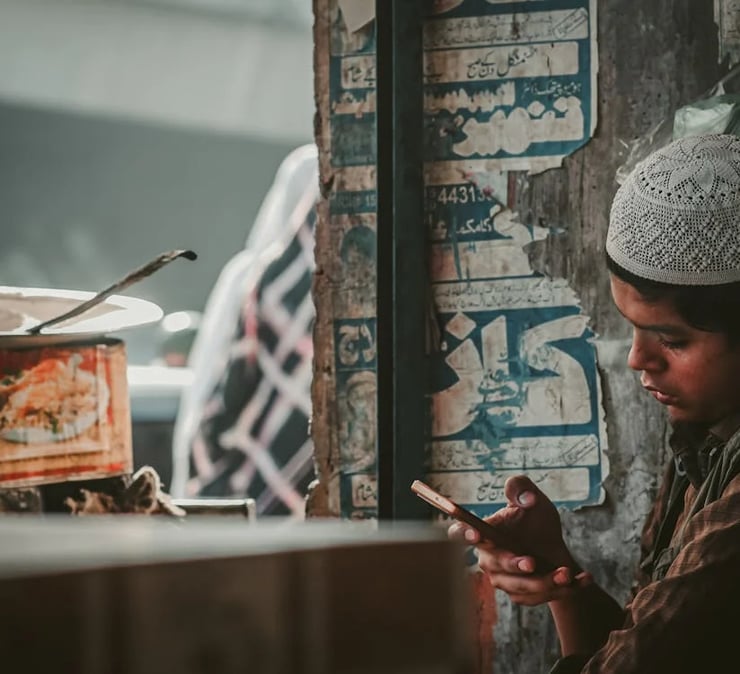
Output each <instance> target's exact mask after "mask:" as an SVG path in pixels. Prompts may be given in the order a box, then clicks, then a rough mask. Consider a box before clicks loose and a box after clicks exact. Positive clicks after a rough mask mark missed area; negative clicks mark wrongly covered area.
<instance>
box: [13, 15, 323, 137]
mask: <svg viewBox="0 0 740 674" xmlns="http://www.w3.org/2000/svg"><path fill="white" fill-rule="evenodd" d="M312 22H313V17H312V14H311V3H310V2H309V0H0V101H6V102H10V103H21V104H26V105H33V106H37V107H42V108H52V109H57V110H62V111H72V112H83V113H91V114H95V115H101V116H105V117H117V118H129V119H136V120H141V121H148V122H154V123H159V124H167V125H175V126H180V127H192V128H197V129H199V130H211V131H220V132H225V133H236V134H240V135H246V136H256V137H259V138H264V139H276V140H280V141H287V142H306V141H309V140H311V138H312V135H313V113H314V100H313V37H312V32H311V26H312Z"/></svg>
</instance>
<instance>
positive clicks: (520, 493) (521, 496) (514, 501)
mask: <svg viewBox="0 0 740 674" xmlns="http://www.w3.org/2000/svg"><path fill="white" fill-rule="evenodd" d="M538 491H539V490H538V489H537V487H536V486H535V484H534V482H532V480H530V479H529V478H528V477H526V476H524V475H516V476H514V477H510V478H509V479H508V480H506V483H505V484H504V495H505V496H506V500H507V501H508V502H509V503H510V504H511V505H517V506H520V507H522V508H529V507H531V506H533V505H534V504H535V502H536V501H537V492H538Z"/></svg>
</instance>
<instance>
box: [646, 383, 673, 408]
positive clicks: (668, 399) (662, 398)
mask: <svg viewBox="0 0 740 674" xmlns="http://www.w3.org/2000/svg"><path fill="white" fill-rule="evenodd" d="M643 388H644V389H645V390H646V391H649V392H650V394H651V395H652V396H653V398H655V399H656V400H657V401H658V402H659V403H660V404H661V405H675V404H676V403H677V402H678V398H677V397H676V396H674V395H671V394H670V393H665V392H663V391H661V390H660V389H658V388H655V387H654V386H646V385H645V384H643Z"/></svg>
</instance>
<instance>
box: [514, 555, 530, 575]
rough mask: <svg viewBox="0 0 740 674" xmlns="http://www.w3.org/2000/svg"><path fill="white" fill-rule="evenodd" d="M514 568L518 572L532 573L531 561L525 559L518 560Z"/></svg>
mask: <svg viewBox="0 0 740 674" xmlns="http://www.w3.org/2000/svg"><path fill="white" fill-rule="evenodd" d="M516 567H517V569H519V570H520V571H527V572H529V571H534V566H533V565H532V560H531V559H527V558H526V557H525V558H523V559H519V560H517V562H516Z"/></svg>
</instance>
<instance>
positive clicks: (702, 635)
mask: <svg viewBox="0 0 740 674" xmlns="http://www.w3.org/2000/svg"><path fill="white" fill-rule="evenodd" d="M606 253H607V264H608V268H609V271H610V277H611V290H612V297H613V299H614V302H615V304H616V306H617V309H618V310H619V311H620V313H621V314H622V315H623V316H624V317H625V319H626V320H627V321H628V322H629V323H630V324H631V325H632V327H633V338H632V347H631V350H630V353H629V357H628V360H627V364H628V365H629V367H631V368H632V369H634V370H636V371H637V372H639V373H640V383H641V384H642V386H643V388H644V389H645V390H646V391H647V392H648V393H649V394H650V395H652V396H653V397H655V398H656V399H657V400H658V402H660V403H661V404H662V405H664V406H665V407H666V409H667V412H668V416H669V419H670V421H671V424H672V426H673V434H672V437H671V448H672V450H673V453H674V461H672V462H671V463H670V465H669V466H668V470H667V473H666V476H665V479H664V483H663V485H662V487H661V490H660V492H659V494H658V497H657V499H656V503H655V505H654V507H653V510H652V512H651V513H650V515H649V517H648V519H647V522H646V524H645V527H644V530H643V537H642V559H641V563H640V569H639V572H638V585H637V589H636V592H635V594H634V596H633V598H632V601H631V602H630V603H629V604H628V605H627V607H626V608H625V609H622V608H621V607H619V606H618V605H617V603H616V602H615V601H614V600H613V599H612V598H611V597H609V596H608V595H607V594H606V592H604V591H603V590H602V589H601V588H599V587H598V585H596V583H595V582H594V579H593V577H592V576H591V575H590V574H589V573H588V572H587V571H585V570H582V569H581V568H580V566H579V565H578V563H577V562H576V560H575V559H574V558H573V556H572V555H571V553H570V552H569V550H568V548H567V546H566V544H565V543H564V541H563V537H562V531H561V525H560V518H559V516H558V513H557V510H556V508H555V506H554V505H553V504H552V503H551V502H550V501H549V499H548V498H547V497H546V496H545V495H544V494H543V493H542V492H541V491H540V490H539V489H538V488H537V487H536V486H535V485H534V484H533V483H532V482H531V481H530V480H529V479H528V478H527V477H525V476H518V477H515V478H512V479H510V480H509V481H508V482H507V484H506V496H507V499H508V502H509V504H508V505H507V507H505V508H504V509H502V510H500V511H498V512H497V513H495V514H494V515H492V516H490V517H489V518H488V521H490V522H491V523H492V524H494V525H495V526H499V527H504V528H507V527H511V528H514V529H516V531H517V533H518V534H519V535H520V536H521V537H523V538H525V539H526V540H528V541H529V542H530V545H531V552H532V555H533V556H537V555H541V556H542V557H544V558H548V559H549V560H551V561H552V562H554V563H555V565H556V566H557V568H556V569H555V571H553V572H551V573H548V574H543V573H540V572H538V570H537V568H536V566H535V562H534V557H533V556H521V555H520V556H517V555H514V554H512V553H510V552H508V551H506V550H503V549H498V548H496V547H495V546H493V545H492V544H491V543H488V542H487V541H485V540H481V539H480V537H479V535H478V534H477V533H476V532H475V531H473V530H472V529H470V528H469V527H466V526H465V525H462V524H454V525H453V526H452V527H451V528H450V535H451V536H452V537H456V538H461V539H463V540H465V541H467V542H468V543H473V544H475V545H476V548H477V551H478V558H479V565H480V567H481V569H482V570H483V571H485V572H486V573H487V574H488V577H489V578H490V581H491V583H492V584H493V585H494V586H495V587H497V588H499V589H501V590H503V591H504V592H507V593H508V594H509V596H510V597H511V599H512V601H514V602H516V603H520V604H524V605H536V604H542V603H545V602H547V603H548V606H549V608H550V611H551V613H552V616H553V619H554V621H555V625H556V628H557V632H558V636H559V639H560V644H561V649H562V654H563V657H562V659H561V660H559V661H558V663H557V664H556V665H555V667H554V669H553V670H552V672H553V673H557V674H570V673H572V672H588V673H596V672H599V673H600V674H626V673H627V672H634V673H637V672H640V673H645V674H647V673H649V674H652V673H658V674H660V673H663V672H669V673H671V674H673V673H675V672H710V671H736V670H737V669H740V663H739V662H738V655H737V652H738V651H737V647H736V645H735V643H734V641H733V637H734V636H735V634H736V633H737V627H738V614H739V612H740V387H739V386H738V384H739V383H740V139H738V138H736V137H735V136H728V135H712V136H700V137H694V138H684V139H681V140H678V141H674V142H673V143H671V144H669V145H668V146H666V147H665V148H663V149H661V150H658V151H657V152H655V153H653V154H652V155H651V156H650V157H648V158H647V159H646V160H644V161H643V162H642V163H641V164H639V165H638V166H637V167H636V168H635V170H634V171H633V172H632V174H631V175H630V176H629V177H628V178H627V180H626V181H625V183H624V185H622V187H621V188H620V189H619V190H618V192H617V194H616V196H615V198H614V202H613V204H612V210H611V217H610V223H609V231H608V234H607V243H606Z"/></svg>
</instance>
